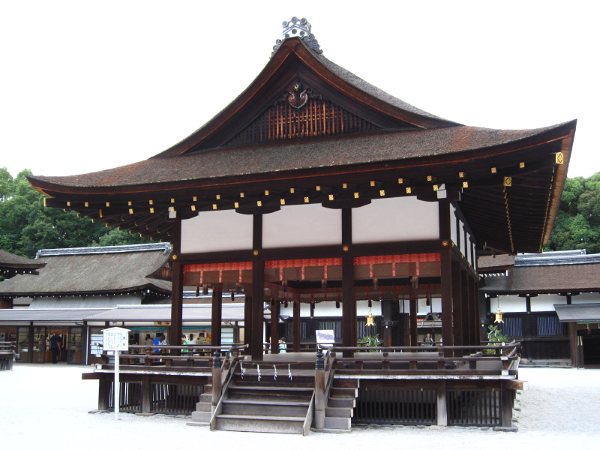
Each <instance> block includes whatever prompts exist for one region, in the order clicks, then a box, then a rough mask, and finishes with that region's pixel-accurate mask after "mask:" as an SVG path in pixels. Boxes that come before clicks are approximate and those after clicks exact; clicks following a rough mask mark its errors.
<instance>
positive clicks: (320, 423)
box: [314, 367, 327, 430]
mask: <svg viewBox="0 0 600 450" xmlns="http://www.w3.org/2000/svg"><path fill="white" fill-rule="evenodd" d="M326 384H327V374H326V372H325V370H324V368H323V367H318V368H317V369H316V370H315V412H314V418H315V423H314V427H315V428H316V429H317V430H322V429H323V428H325V411H326V409H327V398H326V397H325V388H326Z"/></svg>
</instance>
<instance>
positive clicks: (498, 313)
mask: <svg viewBox="0 0 600 450" xmlns="http://www.w3.org/2000/svg"><path fill="white" fill-rule="evenodd" d="M494 323H504V320H502V310H501V309H500V308H498V310H497V311H496V320H494Z"/></svg>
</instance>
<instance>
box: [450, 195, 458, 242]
mask: <svg viewBox="0 0 600 450" xmlns="http://www.w3.org/2000/svg"><path fill="white" fill-rule="evenodd" d="M450 237H451V239H452V242H453V243H454V245H458V231H457V230H456V208H455V207H454V205H452V204H451V205H450Z"/></svg>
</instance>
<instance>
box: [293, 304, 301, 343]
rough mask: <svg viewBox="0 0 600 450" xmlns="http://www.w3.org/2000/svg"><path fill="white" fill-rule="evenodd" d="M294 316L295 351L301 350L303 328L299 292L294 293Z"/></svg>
mask: <svg viewBox="0 0 600 450" xmlns="http://www.w3.org/2000/svg"><path fill="white" fill-rule="evenodd" d="M293 309H294V317H293V318H292V335H293V336H292V339H293V340H294V351H295V352H299V351H300V339H301V338H302V336H301V329H300V297H299V296H298V295H297V294H294V302H293Z"/></svg>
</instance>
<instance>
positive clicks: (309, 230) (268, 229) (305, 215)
mask: <svg viewBox="0 0 600 450" xmlns="http://www.w3.org/2000/svg"><path fill="white" fill-rule="evenodd" d="M341 243H342V211H341V210H339V209H330V208H324V207H323V206H321V205H318V204H313V205H292V206H284V207H283V208H281V210H279V211H276V212H274V213H271V214H265V215H264V216H263V248H281V247H302V246H315V245H341Z"/></svg>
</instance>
